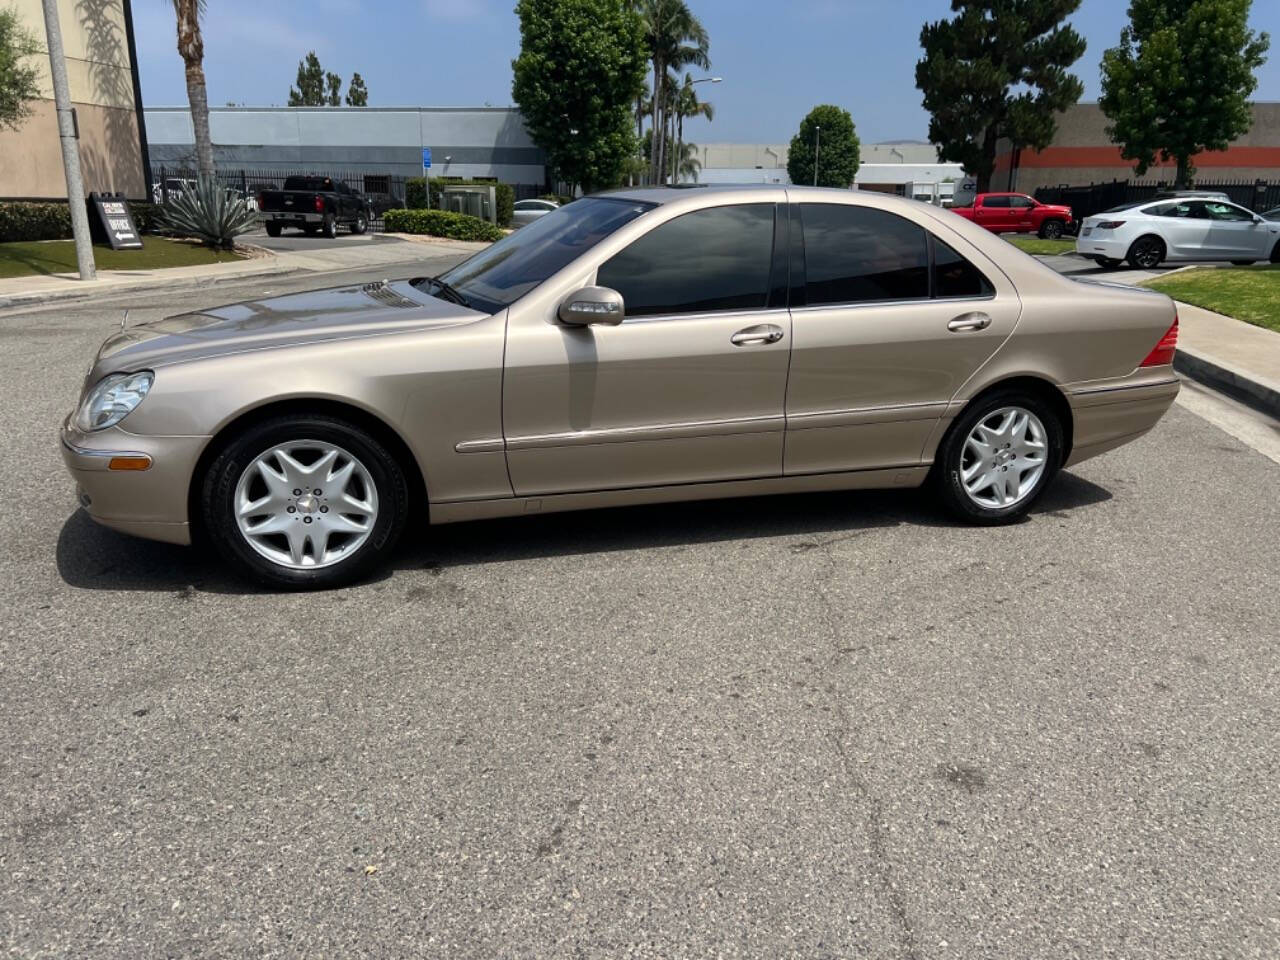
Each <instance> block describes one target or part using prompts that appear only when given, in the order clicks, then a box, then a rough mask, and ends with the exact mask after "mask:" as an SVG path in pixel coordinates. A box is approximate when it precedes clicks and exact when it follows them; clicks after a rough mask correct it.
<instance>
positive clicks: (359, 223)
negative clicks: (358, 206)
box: [351, 210, 369, 234]
mask: <svg viewBox="0 0 1280 960" xmlns="http://www.w3.org/2000/svg"><path fill="white" fill-rule="evenodd" d="M368 229H369V219H368V215H367V214H366V213H365V212H364V211H363V210H361V211H360V212H359V213H357V214H356V218H355V219H354V220H352V221H351V232H352V233H356V234H360V233H364V232H365V231H367V230H368Z"/></svg>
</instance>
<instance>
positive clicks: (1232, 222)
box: [1205, 200, 1275, 260]
mask: <svg viewBox="0 0 1280 960" xmlns="http://www.w3.org/2000/svg"><path fill="white" fill-rule="evenodd" d="M1205 209H1206V210H1207V211H1208V213H1209V219H1210V221H1211V223H1210V227H1209V247H1210V249H1211V250H1212V251H1213V255H1214V256H1217V257H1226V258H1229V259H1231V260H1263V259H1266V258H1268V257H1269V256H1270V255H1271V243H1270V241H1271V240H1272V239H1273V236H1274V235H1273V234H1272V233H1271V232H1270V229H1269V226H1275V224H1269V223H1268V221H1266V220H1264V221H1263V222H1262V223H1255V222H1254V221H1255V219H1257V218H1255V217H1254V215H1253V214H1252V213H1251V212H1249V211H1248V210H1246V209H1244V207H1237V206H1236V205H1235V204H1234V203H1223V202H1221V201H1218V200H1210V201H1208V202H1207V203H1205Z"/></svg>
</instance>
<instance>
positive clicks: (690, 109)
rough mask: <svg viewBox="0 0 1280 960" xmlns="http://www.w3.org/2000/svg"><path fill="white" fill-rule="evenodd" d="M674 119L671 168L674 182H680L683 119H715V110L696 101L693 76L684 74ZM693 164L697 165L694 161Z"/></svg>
mask: <svg viewBox="0 0 1280 960" xmlns="http://www.w3.org/2000/svg"><path fill="white" fill-rule="evenodd" d="M675 99H676V103H675V117H676V149H675V157H674V162H673V163H672V164H671V166H672V167H673V168H674V170H673V175H674V179H675V182H677V183H679V182H680V175H681V174H682V173H683V172H684V164H685V151H684V118H685V117H705V118H706V119H707V120H708V121H711V120H714V119H715V118H716V108H715V107H714V106H712V105H711V104H710V103H707V102H706V101H704V100H699V99H698V92H697V91H696V90H695V89H694V88H693V76H692V75H691V74H688V73H686V74H685V75H684V86H682V87H680V88H679V92H678V93H677V94H676V98H675ZM694 163H697V161H696V160H695V161H694ZM697 165H698V170H701V169H702V164H700V163H698V164H697ZM693 179H694V182H695V183H696V182H697V179H698V173H697V170H695V171H694V172H693Z"/></svg>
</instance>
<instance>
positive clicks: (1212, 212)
mask: <svg viewBox="0 0 1280 960" xmlns="http://www.w3.org/2000/svg"><path fill="white" fill-rule="evenodd" d="M1204 206H1205V209H1206V210H1208V211H1209V216H1210V217H1212V218H1213V219H1214V220H1230V221H1240V222H1243V221H1245V220H1249V221H1252V220H1253V214H1251V213H1248V212H1246V211H1244V210H1242V209H1240V208H1239V207H1237V206H1235V205H1234V204H1230V203H1222V202H1221V201H1218V200H1210V201H1209V202H1208V203H1206V204H1205V205H1204Z"/></svg>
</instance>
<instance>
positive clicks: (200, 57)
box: [173, 0, 213, 177]
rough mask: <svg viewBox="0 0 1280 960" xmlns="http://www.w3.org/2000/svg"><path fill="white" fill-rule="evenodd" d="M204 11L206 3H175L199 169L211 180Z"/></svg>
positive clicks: (191, 0)
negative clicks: (201, 30)
mask: <svg viewBox="0 0 1280 960" xmlns="http://www.w3.org/2000/svg"><path fill="white" fill-rule="evenodd" d="M204 10H205V0H173V12H174V13H175V14H176V15H177V18H178V53H179V55H180V56H181V57H182V62H183V63H184V64H186V68H187V100H188V102H189V103H190V104H191V125H192V126H193V127H194V128H195V133H196V170H197V172H198V174H199V175H200V176H201V177H212V176H213V140H212V138H211V137H210V136H209V96H208V92H207V91H206V90H205V85H204V38H203V37H201V36H200V16H201V14H203V13H204Z"/></svg>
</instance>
